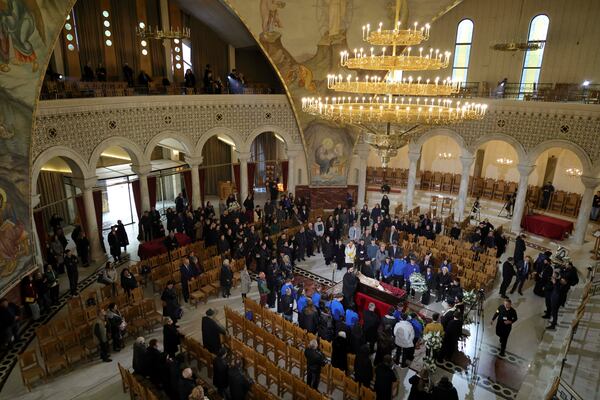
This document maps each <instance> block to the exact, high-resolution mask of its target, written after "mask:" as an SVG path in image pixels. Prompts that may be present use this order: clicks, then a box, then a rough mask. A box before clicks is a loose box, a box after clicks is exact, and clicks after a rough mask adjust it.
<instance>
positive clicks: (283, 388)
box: [277, 369, 294, 396]
mask: <svg viewBox="0 0 600 400" xmlns="http://www.w3.org/2000/svg"><path fill="white" fill-rule="evenodd" d="M277 390H278V393H277V394H278V395H279V396H282V395H283V393H289V394H291V395H292V396H293V395H294V375H292V374H291V373H289V372H287V371H286V370H283V369H280V370H279V383H278V384H277Z"/></svg>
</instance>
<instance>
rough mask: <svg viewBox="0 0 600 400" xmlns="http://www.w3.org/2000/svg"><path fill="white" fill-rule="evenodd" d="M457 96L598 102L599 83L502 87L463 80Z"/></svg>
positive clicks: (507, 85) (599, 97)
mask: <svg viewBox="0 0 600 400" xmlns="http://www.w3.org/2000/svg"><path fill="white" fill-rule="evenodd" d="M454 97H459V98H472V97H488V98H501V99H513V100H524V101H549V102H579V103H586V104H599V103H600V84H589V85H586V86H584V85H582V84H579V83H536V84H523V85H522V84H520V83H506V84H505V85H504V86H503V88H499V87H498V85H490V83H489V82H465V83H464V84H463V85H462V87H461V89H460V91H459V93H457V94H456V95H454Z"/></svg>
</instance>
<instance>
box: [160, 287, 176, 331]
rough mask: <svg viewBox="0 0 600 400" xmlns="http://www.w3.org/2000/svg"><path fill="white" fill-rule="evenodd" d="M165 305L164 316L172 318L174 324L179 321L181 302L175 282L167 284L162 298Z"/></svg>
mask: <svg viewBox="0 0 600 400" xmlns="http://www.w3.org/2000/svg"><path fill="white" fill-rule="evenodd" d="M160 299H161V300H162V304H163V316H165V317H170V318H171V319H172V320H173V323H176V322H177V320H178V319H179V309H180V307H179V301H178V300H177V293H176V292H175V281H169V282H167V287H166V288H165V290H163V292H162V295H161V296H160Z"/></svg>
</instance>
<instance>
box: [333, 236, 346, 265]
mask: <svg viewBox="0 0 600 400" xmlns="http://www.w3.org/2000/svg"><path fill="white" fill-rule="evenodd" d="M334 249H335V262H336V264H337V269H338V270H341V269H342V268H344V267H345V266H346V253H345V250H346V246H345V245H344V243H343V242H342V241H341V240H338V242H337V243H336V245H335V247H334Z"/></svg>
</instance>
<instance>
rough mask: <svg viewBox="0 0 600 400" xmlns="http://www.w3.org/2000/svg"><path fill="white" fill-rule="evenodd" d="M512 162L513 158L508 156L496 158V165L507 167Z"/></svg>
mask: <svg viewBox="0 0 600 400" xmlns="http://www.w3.org/2000/svg"><path fill="white" fill-rule="evenodd" d="M513 163H514V160H513V159H512V158H508V157H500V158H497V159H496V164H498V166H500V167H508V166H511V165H512V164H513Z"/></svg>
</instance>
